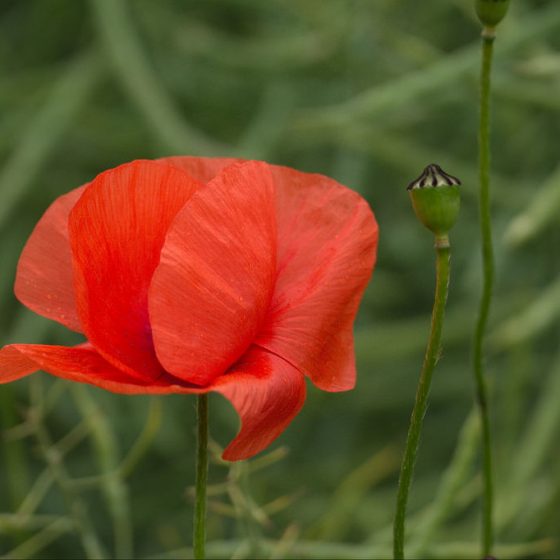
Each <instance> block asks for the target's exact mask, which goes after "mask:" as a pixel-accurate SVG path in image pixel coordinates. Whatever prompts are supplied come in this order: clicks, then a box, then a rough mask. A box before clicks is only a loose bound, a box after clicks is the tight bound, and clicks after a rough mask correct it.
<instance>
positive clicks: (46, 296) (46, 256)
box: [15, 187, 85, 332]
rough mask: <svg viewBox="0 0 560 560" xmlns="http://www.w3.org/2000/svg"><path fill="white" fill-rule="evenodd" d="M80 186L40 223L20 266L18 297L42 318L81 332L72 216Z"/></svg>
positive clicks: (20, 260) (64, 197)
mask: <svg viewBox="0 0 560 560" xmlns="http://www.w3.org/2000/svg"><path fill="white" fill-rule="evenodd" d="M84 188H85V187H80V188H78V189H75V190H73V191H71V192H69V193H67V194H64V195H62V196H60V197H59V198H57V199H56V200H55V201H54V202H53V203H52V204H51V205H50V207H49V208H48V209H47V211H46V212H45V213H44V215H43V217H42V218H41V219H40V220H39V222H38V223H37V225H36V226H35V229H34V230H33V233H32V234H31V236H30V237H29V240H28V241H27V243H26V245H25V247H24V248H23V251H22V253H21V257H20V259H19V263H18V269H17V275H16V283H15V294H16V296H17V298H18V299H19V300H20V301H21V303H23V304H24V305H25V306H26V307H28V308H29V309H31V310H32V311H35V313H37V314H38V315H42V316H43V317H47V318H48V319H52V320H53V321H57V322H58V323H62V324H63V325H64V326H66V327H68V328H69V329H70V330H73V331H77V332H81V330H82V326H81V323H80V319H79V317H78V312H77V310H76V301H75V297H74V283H73V272H72V253H71V251H70V241H69V239H68V215H69V214H70V211H71V210H72V208H73V207H74V205H75V204H76V202H77V201H78V199H79V198H80V196H81V195H82V193H83V192H84Z"/></svg>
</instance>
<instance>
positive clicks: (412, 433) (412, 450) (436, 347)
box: [393, 235, 450, 560]
mask: <svg viewBox="0 0 560 560" xmlns="http://www.w3.org/2000/svg"><path fill="white" fill-rule="evenodd" d="M435 249H436V291H435V298H434V307H433V311H432V324H431V328H430V337H429V339H428V346H427V348H426V354H425V356H424V363H423V365H422V371H421V373H420V379H419V381H418V388H417V390H416V401H415V403H414V408H413V409H412V416H411V418H410V426H409V429H408V436H407V439H406V447H405V451H404V456H403V460H402V465H401V471H400V476H399V489H398V493H397V511H396V515H395V525H394V534H393V554H394V558H395V559H396V560H402V559H403V558H404V535H405V518H406V506H407V502H408V494H409V490H410V484H411V482H412V475H413V473H414V464H415V462H416V455H417V451H418V442H419V440H420V433H421V431H422V424H423V421H424V416H425V414H426V409H427V407H428V396H429V393H430V385H431V382H432V374H433V372H434V368H435V366H436V363H437V361H438V359H439V355H440V348H441V335H442V331H443V319H444V314H445V304H446V302H447V292H448V287H449V268H450V266H449V260H450V259H449V256H450V255H449V252H450V249H449V238H448V236H447V235H441V236H436V242H435Z"/></svg>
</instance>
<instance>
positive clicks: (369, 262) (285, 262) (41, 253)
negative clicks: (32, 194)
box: [0, 157, 377, 460]
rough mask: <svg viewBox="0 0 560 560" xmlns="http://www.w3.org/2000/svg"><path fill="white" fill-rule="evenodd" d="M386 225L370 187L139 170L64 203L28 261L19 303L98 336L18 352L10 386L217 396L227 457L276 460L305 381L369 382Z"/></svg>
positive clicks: (0, 371) (194, 168) (254, 167)
mask: <svg viewBox="0 0 560 560" xmlns="http://www.w3.org/2000/svg"><path fill="white" fill-rule="evenodd" d="M376 247H377V224H376V222H375V219H374V217H373V214H372V213H371V210H370V209H369V206H368V205H367V203H366V202H365V201H364V200H363V199H362V198H361V197H360V196H359V195H358V194H356V193H355V192H353V191H351V190H349V189H347V188H345V187H343V186H341V185H340V184H338V183H336V182H335V181H333V180H332V179H329V178H327V177H324V176H322V175H313V174H307V173H301V172H298V171H294V170H293V169H289V168H286V167H279V166H274V165H268V164H266V163H262V162H255V161H245V162H243V161H235V160H226V159H205V158H189V157H177V158H167V159H163V160H158V161H133V162H132V163H128V164H125V165H121V166H119V167H116V168H115V169H111V170H109V171H106V172H104V173H102V174H101V175H99V176H98V177H97V178H96V179H94V180H93V181H92V182H91V183H89V184H87V185H85V186H83V187H80V188H78V189H76V190H74V191H71V192H69V193H68V194H65V195H63V196H61V197H60V198H58V199H57V200H56V201H55V202H54V203H53V204H52V205H51V206H50V208H49V209H48V210H47V211H46V213H45V214H44V216H43V217H42V218H41V220H40V221H39V223H38V224H37V226H36V227H35V230H34V231H33V233H32V235H31V237H30V239H29V241H28V242H27V245H26V246H25V248H24V250H23V253H22V255H21V258H20V261H19V265H18V270H17V277H16V285H15V292H16V295H17V297H18V298H19V300H20V301H21V302H22V303H23V304H24V305H26V306H27V307H28V308H30V309H32V310H33V311H35V312H36V313H38V314H39V315H43V316H44V317H48V318H49V319H52V320H54V321H58V322H59V323H62V324H63V325H65V326H66V327H68V328H69V329H71V330H73V331H77V332H80V333H83V334H84V336H85V337H86V339H87V342H86V343H84V344H82V345H79V346H76V347H71V348H67V347H63V346H47V345H38V344H12V345H9V346H5V347H4V348H3V349H2V350H0V383H7V382H10V381H14V380H16V379H19V378H21V377H24V376H26V375H29V374H31V373H33V372H35V371H37V370H39V369H40V370H44V371H46V372H48V373H50V374H52V375H55V376H58V377H62V378H65V379H69V380H71V381H78V382H82V383H90V384H92V385H96V386H98V387H101V388H103V389H106V390H108V391H113V392H116V393H128V394H133V393H192V394H197V393H205V392H208V391H216V392H218V393H221V394H222V395H223V396H225V397H226V398H227V399H229V400H230V401H231V403H232V404H233V406H234V407H235V409H236V410H237V412H238V414H239V416H240V418H241V424H242V427H241V430H240V432H239V434H238V435H237V437H236V438H235V439H234V440H233V442H231V443H230V445H229V446H228V448H227V449H226V451H225V453H224V458H226V459H229V460H238V459H243V458H246V457H249V456H251V455H254V454H255V453H258V452H259V451H261V450H263V449H264V448H265V447H266V446H268V445H269V444H270V443H271V441H273V440H274V439H275V438H276V437H277V436H278V435H279V434H280V433H281V432H282V431H283V430H284V429H285V428H286V426H287V425H288V424H289V423H290V422H291V420H292V419H293V418H294V416H295V415H296V414H297V413H298V412H299V411H300V409H301V407H302V405H303V402H304V400H305V376H307V377H309V378H310V379H311V381H312V382H313V383H314V384H315V385H316V386H317V387H319V388H320V389H323V390H325V391H345V390H348V389H351V388H352V387H353V386H354V383H355V364H354V348H353V335H352V325H353V321H354V317H355V314H356V311H357V308H358V304H359V301H360V298H361V296H362V293H363V291H364V289H365V286H366V284H367V282H368V280H369V277H370V275H371V271H372V268H373V264H374V261H375V254H376Z"/></svg>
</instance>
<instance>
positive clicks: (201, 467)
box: [193, 395, 208, 560]
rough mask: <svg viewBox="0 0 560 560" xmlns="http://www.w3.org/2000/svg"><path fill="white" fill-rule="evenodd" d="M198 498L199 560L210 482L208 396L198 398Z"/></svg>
mask: <svg viewBox="0 0 560 560" xmlns="http://www.w3.org/2000/svg"><path fill="white" fill-rule="evenodd" d="M196 412H197V427H198V438H197V452H196V481H195V486H196V498H195V508H194V528H193V548H194V557H195V558H196V559H197V560H201V559H204V558H205V544H206V483H207V480H208V395H199V396H198V397H197V405H196Z"/></svg>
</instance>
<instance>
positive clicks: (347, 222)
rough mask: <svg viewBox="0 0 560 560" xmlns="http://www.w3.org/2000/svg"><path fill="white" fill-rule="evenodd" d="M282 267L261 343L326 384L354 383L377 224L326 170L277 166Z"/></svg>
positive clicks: (342, 387)
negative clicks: (357, 322)
mask: <svg viewBox="0 0 560 560" xmlns="http://www.w3.org/2000/svg"><path fill="white" fill-rule="evenodd" d="M273 169H274V180H275V187H276V195H277V220H278V272H277V279H276V287H275V291H274V296H273V300H272V303H271V307H270V311H269V314H268V316H267V322H266V325H265V326H264V328H263V330H262V331H261V333H260V335H259V337H258V338H257V341H256V343H257V344H259V345H260V346H262V347H264V348H267V349H269V350H270V351H272V352H274V353H276V354H278V355H279V356H282V357H283V358H284V359H285V360H287V361H288V362H290V363H291V364H293V365H294V366H296V367H298V368H299V369H300V370H301V371H302V372H304V373H305V374H306V375H308V376H309V377H310V378H311V380H312V381H313V383H314V384H315V385H317V386H318V387H319V388H321V389H323V390H325V391H344V390H347V389H351V388H352V387H353V386H354V384H355V376H356V372H355V364H354V345H353V332H352V327H353V322H354V318H355V315H356V312H357V309H358V305H359V302H360V299H361V296H362V293H363V291H364V289H365V287H366V285H367V283H368V281H369V278H370V276H371V271H372V269H373V265H374V262H375V257H376V250H377V237H378V230H377V223H376V221H375V218H374V217H373V214H372V212H371V210H370V208H369V206H368V204H367V203H366V202H365V200H364V199H363V198H362V197H360V196H359V195H358V194H357V193H355V192H353V191H351V190H349V189H347V188H345V187H343V186H342V185H340V184H339V183H337V182H336V181H334V180H332V179H329V178H328V177H324V176H322V175H314V174H307V173H301V172H299V171H295V170H293V169H288V168H285V167H277V166H274V167H273Z"/></svg>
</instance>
